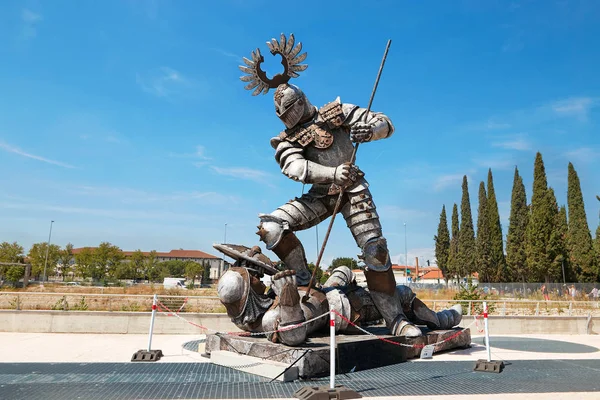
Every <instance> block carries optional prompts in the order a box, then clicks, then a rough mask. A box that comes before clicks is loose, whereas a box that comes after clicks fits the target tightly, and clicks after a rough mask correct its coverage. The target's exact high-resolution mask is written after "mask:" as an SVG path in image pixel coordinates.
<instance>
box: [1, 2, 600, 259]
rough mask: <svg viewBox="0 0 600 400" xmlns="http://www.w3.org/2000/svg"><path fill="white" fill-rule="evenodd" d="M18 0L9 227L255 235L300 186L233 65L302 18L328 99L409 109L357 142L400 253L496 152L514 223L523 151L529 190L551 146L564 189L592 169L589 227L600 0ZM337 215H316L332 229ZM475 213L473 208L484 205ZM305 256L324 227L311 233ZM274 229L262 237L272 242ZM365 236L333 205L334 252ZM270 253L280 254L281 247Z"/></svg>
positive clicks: (415, 246) (6, 98) (262, 101)
mask: <svg viewBox="0 0 600 400" xmlns="http://www.w3.org/2000/svg"><path fill="white" fill-rule="evenodd" d="M418 3H419V4H417V2H408V1H391V0H390V1H376V2H371V3H369V5H368V6H365V3H364V2H352V1H344V2H342V1H331V2H321V1H319V2H317V1H306V2H302V6H300V5H299V4H300V3H298V2H283V3H282V2H275V1H261V0H258V1H243V0H221V1H218V2H209V1H199V0H198V1H191V0H189V1H177V2H167V1H160V0H153V1H126V0H123V1H116V0H110V1H109V0H107V1H102V2H98V1H83V0H82V1H77V2H73V1H66V0H55V1H52V2H41V1H13V2H2V3H1V4H0V59H1V60H2V62H1V63H0V93H2V96H0V170H1V171H2V174H1V175H0V187H1V188H2V190H1V191H0V241H4V240H8V241H13V240H17V241H19V242H20V243H21V244H23V245H24V246H25V247H26V248H28V247H29V246H30V245H31V244H32V243H35V242H41V241H45V240H47V238H48V227H49V223H50V220H55V221H56V222H55V224H54V228H53V234H52V242H53V243H57V244H60V245H65V244H66V243H67V242H72V243H73V244H74V245H75V246H76V247H80V246H94V245H97V244H98V243H99V242H100V241H110V242H112V243H114V244H116V245H118V246H120V247H121V248H123V249H125V250H133V249H137V248H140V249H142V250H150V249H157V250H167V251H168V250H170V249H172V248H185V249H200V250H204V251H207V252H210V253H213V254H215V253H217V252H216V251H215V250H214V249H213V248H212V243H216V242H222V241H223V239H224V234H225V224H227V240H228V242H235V243H240V244H246V245H250V246H251V245H254V244H261V245H262V243H260V242H259V241H258V236H256V235H255V233H254V232H255V231H256V225H257V223H258V217H257V216H258V214H259V213H268V212H271V211H272V210H273V209H275V208H276V207H277V206H279V205H280V204H283V203H284V202H286V201H288V200H289V199H291V198H293V197H294V196H299V195H300V194H301V192H302V185H301V184H299V183H297V182H293V181H291V180H289V179H288V178H286V177H285V176H283V175H282V174H281V173H280V170H279V167H278V165H277V164H276V162H275V160H274V158H273V149H272V148H271V147H270V145H269V139H270V138H271V137H272V136H275V135H277V134H278V133H279V131H280V130H281V129H282V127H283V125H282V124H281V123H280V121H279V120H278V119H277V117H276V116H275V113H274V109H273V103H272V93H270V94H268V95H266V96H257V97H253V96H251V95H250V92H248V91H246V90H244V88H243V86H244V84H243V82H241V81H240V80H239V77H240V76H241V75H242V74H241V72H240V71H239V70H238V68H237V66H238V65H239V64H240V63H241V57H242V56H246V57H248V56H249V54H250V51H252V50H254V49H255V48H257V47H260V48H261V51H262V53H263V54H265V58H266V61H265V68H266V69H267V70H268V72H269V73H271V74H273V73H278V72H280V71H279V68H278V60H277V59H276V58H275V57H272V56H271V55H270V54H269V53H268V49H267V47H266V45H265V42H266V41H267V40H270V39H271V38H272V37H278V36H279V34H280V33H282V32H284V33H286V34H289V33H292V32H293V33H294V34H295V36H296V39H297V40H299V41H301V42H302V43H303V45H304V50H305V51H307V52H308V58H307V60H306V63H307V64H308V65H309V67H308V69H307V70H306V71H305V72H304V73H303V74H302V75H301V77H300V78H298V79H295V80H294V82H293V83H295V84H297V85H299V86H300V87H301V88H302V89H303V90H304V91H305V92H306V93H307V95H308V96H309V98H310V100H311V101H312V102H313V104H315V105H319V106H320V105H323V104H325V103H327V102H329V101H331V100H333V99H335V97H336V96H340V97H341V99H342V101H344V102H349V103H354V104H359V105H362V106H366V105H367V104H368V100H369V96H370V93H371V89H372V87H373V82H374V79H375V76H376V74H377V70H378V68H379V63H380V61H381V57H382V55H383V51H384V48H385V44H386V41H387V40H388V39H392V46H391V49H390V53H389V55H388V58H387V62H386V66H385V70H384V72H383V76H382V79H381V82H380V85H379V89H378V92H377V95H376V98H375V101H374V103H373V109H374V110H376V111H382V112H385V113H386V114H387V115H389V116H390V118H391V119H392V121H393V122H394V124H395V126H396V132H395V134H394V135H393V136H392V137H391V138H389V139H386V140H382V141H379V142H374V143H369V144H365V145H363V146H361V147H360V150H359V152H358V157H357V165H359V166H360V167H361V169H363V170H364V171H365V173H366V177H367V179H368V180H369V182H370V183H371V189H372V192H373V195H374V198H375V203H376V205H377V206H378V210H379V212H380V215H381V219H382V224H383V228H384V235H385V236H386V237H387V238H388V242H389V247H390V251H391V253H392V255H393V261H394V262H398V261H400V262H403V261H404V252H405V248H404V240H405V237H404V226H403V223H404V222H406V225H407V229H406V230H407V234H408V237H407V242H408V254H409V261H410V263H413V262H414V261H413V260H414V257H415V256H419V257H423V259H424V260H426V259H432V258H433V250H432V248H433V236H434V235H435V233H436V229H437V224H438V221H439V213H440V210H441V207H442V205H443V204H445V205H446V207H447V208H448V210H451V208H452V204H453V203H454V202H456V203H458V204H460V196H461V189H460V185H461V179H462V176H463V175H464V174H466V175H468V177H469V183H470V192H471V205H472V212H473V215H474V218H475V217H476V211H477V188H478V185H479V182H480V181H481V180H484V179H485V178H486V175H487V169H488V168H490V167H491V168H492V170H493V173H494V178H495V182H494V183H495V188H496V193H497V196H498V202H499V207H500V213H501V218H502V223H503V229H504V233H505V234H506V230H507V228H508V215H509V211H510V207H509V206H510V194H511V187H512V176H513V168H514V166H515V165H518V167H519V169H520V171H521V174H522V175H523V178H524V181H525V185H526V188H527V192H528V200H529V199H530V197H531V182H532V178H533V161H534V156H535V152H536V151H540V152H542V155H543V157H544V161H545V163H546V169H547V173H548V180H549V184H550V185H551V186H552V187H554V188H555V191H556V194H557V198H558V201H559V204H565V203H566V182H567V164H568V162H569V161H572V162H573V163H574V165H575V168H576V170H577V172H578V173H579V176H580V179H581V184H582V189H583V194H584V200H585V204H586V208H587V213H588V214H587V215H588V219H589V223H590V227H591V229H592V230H593V231H595V229H596V227H597V224H598V211H599V203H598V201H597V200H595V195H596V194H599V193H600V177H599V174H598V173H597V172H598V171H600V136H599V134H598V132H599V126H598V123H599V121H600V79H598V65H599V63H600V46H598V43H597V38H598V37H600V25H598V23H597V21H598V20H599V18H600V3H598V2H596V1H593V0H592V1H515V2H508V1H486V2H480V1H475V0H472V1H452V2H450V1H448V2H446V1H427V2H418ZM328 221H329V220H327V222H325V223H324V224H322V225H321V226H319V228H318V235H319V243H320V242H321V241H322V239H323V237H324V233H325V231H326V229H327V224H328ZM474 223H476V219H475V221H474ZM299 236H300V238H301V240H303V242H304V243H305V245H306V250H307V256H308V259H309V261H314V260H315V259H316V252H317V240H316V238H317V231H316V229H315V228H313V229H310V230H307V231H304V232H301V233H299ZM262 247H263V248H264V246H262ZM358 253H359V251H358V249H357V248H356V245H355V243H354V241H353V239H352V236H351V235H350V232H349V231H348V229H347V228H346V226H345V223H344V221H343V218H337V219H336V221H335V224H334V230H333V232H332V235H331V237H330V241H329V243H328V246H327V250H326V252H325V256H324V263H323V265H326V264H327V263H328V262H329V261H330V260H331V259H332V258H333V257H337V256H356V254H358ZM267 254H268V255H270V256H272V257H273V258H274V256H273V254H272V253H268V252H267Z"/></svg>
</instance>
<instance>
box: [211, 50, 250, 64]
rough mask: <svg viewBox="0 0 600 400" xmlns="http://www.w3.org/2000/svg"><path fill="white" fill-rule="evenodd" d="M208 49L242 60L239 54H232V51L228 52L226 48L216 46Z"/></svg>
mask: <svg viewBox="0 0 600 400" xmlns="http://www.w3.org/2000/svg"><path fill="white" fill-rule="evenodd" d="M210 50H213V51H216V52H217V53H219V54H221V55H223V56H225V57H230V58H235V59H236V60H238V61H241V60H242V57H241V56H238V55H237V54H234V53H232V52H229V51H227V50H223V49H219V48H216V47H211V48H210Z"/></svg>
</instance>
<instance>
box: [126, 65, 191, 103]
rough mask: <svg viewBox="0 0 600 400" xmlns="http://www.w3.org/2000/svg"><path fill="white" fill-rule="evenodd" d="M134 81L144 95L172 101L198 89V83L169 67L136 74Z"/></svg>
mask: <svg viewBox="0 0 600 400" xmlns="http://www.w3.org/2000/svg"><path fill="white" fill-rule="evenodd" d="M136 81H137V83H138V85H140V87H141V88H142V90H144V91H145V92H146V93H150V94H152V95H154V96H157V97H161V98H165V99H172V98H173V97H174V96H180V95H184V94H189V93H192V91H193V90H194V89H199V88H198V82H196V81H194V80H192V79H190V78H188V77H186V76H184V75H183V74H182V73H181V72H179V71H177V70H175V69H173V68H169V67H160V68H158V69H155V70H151V71H149V72H147V73H145V74H137V76H136Z"/></svg>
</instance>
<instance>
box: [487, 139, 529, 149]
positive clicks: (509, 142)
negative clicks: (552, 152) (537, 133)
mask: <svg viewBox="0 0 600 400" xmlns="http://www.w3.org/2000/svg"><path fill="white" fill-rule="evenodd" d="M492 146H493V147H500V148H502V149H507V150H519V151H527V150H531V147H532V145H531V142H530V141H528V140H527V139H525V138H524V137H523V136H520V135H519V136H517V137H513V138H511V139H508V138H507V139H506V140H502V141H498V142H492Z"/></svg>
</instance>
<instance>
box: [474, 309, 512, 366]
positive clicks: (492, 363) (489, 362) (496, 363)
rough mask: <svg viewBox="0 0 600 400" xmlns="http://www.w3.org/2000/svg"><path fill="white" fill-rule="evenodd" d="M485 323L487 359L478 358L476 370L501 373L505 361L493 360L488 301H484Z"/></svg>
mask: <svg viewBox="0 0 600 400" xmlns="http://www.w3.org/2000/svg"><path fill="white" fill-rule="evenodd" d="M483 324H484V329H485V348H486V351H487V361H486V360H477V362H476V363H475V368H474V369H473V370H474V371H481V372H496V373H500V372H502V370H503V369H504V362H502V361H492V351H491V349H490V330H489V326H488V307H487V302H486V301H484V302H483Z"/></svg>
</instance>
